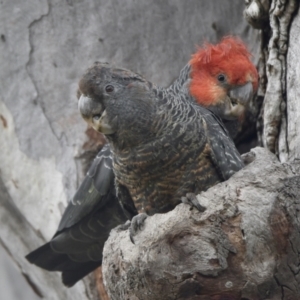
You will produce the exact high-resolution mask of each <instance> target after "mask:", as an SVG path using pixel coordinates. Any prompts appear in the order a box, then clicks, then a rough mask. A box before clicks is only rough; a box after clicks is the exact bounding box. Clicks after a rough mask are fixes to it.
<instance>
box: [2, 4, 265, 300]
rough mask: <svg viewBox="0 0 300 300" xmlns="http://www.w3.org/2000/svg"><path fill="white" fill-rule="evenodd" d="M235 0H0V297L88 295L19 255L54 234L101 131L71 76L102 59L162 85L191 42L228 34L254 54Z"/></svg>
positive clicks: (89, 284) (85, 286) (251, 34)
mask: <svg viewBox="0 0 300 300" xmlns="http://www.w3.org/2000/svg"><path fill="white" fill-rule="evenodd" d="M243 9H244V1H240V0H222V1H219V0H202V1H200V0H187V1H182V0H181V1H180V0H164V1H160V0H152V1H147V0H122V1H117V0H110V1H107V0H90V1H84V0H59V1H58V0H27V1H21V0H1V1H0V66H1V68H0V264H1V267H0V289H1V298H2V297H3V298H2V299H5V300H29V299H30V300H31V299H40V298H44V299H98V298H97V297H98V296H97V293H96V292H95V287H94V281H93V280H94V279H93V278H91V277H90V279H87V280H85V281H84V282H80V283H78V284H77V285H75V287H73V288H71V289H67V288H65V287H63V286H62V284H61V283H60V276H59V274H50V273H47V272H46V271H43V270H40V269H38V268H37V267H35V266H31V265H29V264H28V263H27V261H25V259H24V255H26V254H27V253H28V252H30V251H31V250H33V249H35V248H36V247H38V246H40V245H41V244H42V243H44V242H45V241H48V240H49V239H50V238H51V237H52V235H53V234H54V233H55V231H56V228H57V226H58V223H59V220H60V217H61V214H62V212H63V210H64V208H65V207H66V204H67V201H68V200H69V199H70V198H71V197H72V196H73V194H74V192H75V191H76V188H77V187H78V185H79V184H80V182H81V181H82V179H83V177H84V174H85V171H86V168H87V167H88V165H89V163H90V161H91V159H92V158H93V157H94V155H95V154H96V152H97V151H98V149H99V147H101V145H102V144H103V142H104V140H103V138H102V137H101V136H100V135H99V134H98V133H95V132H94V131H93V130H91V129H89V128H87V125H86V124H85V122H84V121H83V120H82V119H81V117H80V115H79V113H78V111H77V98H76V90H77V82H78V79H79V78H80V76H81V74H82V73H83V71H84V70H85V69H86V68H87V67H89V66H90V65H91V64H92V63H93V62H94V61H96V60H98V61H107V62H110V63H115V64H116V65H119V66H122V67H125V68H129V69H131V70H133V71H135V72H138V73H140V74H142V75H143V76H144V77H146V78H147V79H149V80H150V81H152V82H154V83H155V84H157V85H160V86H167V85H168V84H170V83H171V82H172V81H173V80H174V79H175V78H176V76H177V75H178V74H179V71H180V69H181V68H182V67H183V66H184V65H185V64H186V63H187V62H188V60H189V58H190V55H191V54H192V53H193V52H194V51H195V50H196V48H197V45H201V44H202V43H203V42H204V41H208V42H217V41H219V40H220V38H221V37H223V36H224V35H228V34H234V35H237V36H239V37H240V38H241V39H242V40H243V41H245V42H246V44H247V45H248V47H249V49H250V51H251V52H252V53H253V54H254V57H253V59H254V61H256V62H257V61H258V53H259V38H258V31H255V30H253V29H252V28H251V27H250V26H249V25H248V24H247V23H246V21H245V20H244V19H243Z"/></svg>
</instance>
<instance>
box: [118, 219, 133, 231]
mask: <svg viewBox="0 0 300 300" xmlns="http://www.w3.org/2000/svg"><path fill="white" fill-rule="evenodd" d="M130 225H131V222H130V221H129V220H128V221H126V223H124V224H122V225H119V226H117V227H116V230H118V231H124V230H127V229H128V228H129V227H130Z"/></svg>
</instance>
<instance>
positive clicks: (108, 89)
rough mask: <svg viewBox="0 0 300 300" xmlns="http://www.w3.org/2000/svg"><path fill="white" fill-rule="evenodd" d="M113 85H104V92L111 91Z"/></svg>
mask: <svg viewBox="0 0 300 300" xmlns="http://www.w3.org/2000/svg"><path fill="white" fill-rule="evenodd" d="M114 89H115V88H114V87H113V86H112V85H107V86H106V87H105V92H107V93H112V92H113V91H114Z"/></svg>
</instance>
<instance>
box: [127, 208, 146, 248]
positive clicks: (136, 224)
mask: <svg viewBox="0 0 300 300" xmlns="http://www.w3.org/2000/svg"><path fill="white" fill-rule="evenodd" d="M147 217H148V215H147V214H145V213H141V214H138V215H136V216H134V217H133V218H132V220H131V224H130V227H129V237H130V240H131V242H132V243H133V244H135V242H134V238H133V237H134V236H135V235H136V234H137V233H138V231H139V230H142V227H143V225H144V222H145V220H146V219H147Z"/></svg>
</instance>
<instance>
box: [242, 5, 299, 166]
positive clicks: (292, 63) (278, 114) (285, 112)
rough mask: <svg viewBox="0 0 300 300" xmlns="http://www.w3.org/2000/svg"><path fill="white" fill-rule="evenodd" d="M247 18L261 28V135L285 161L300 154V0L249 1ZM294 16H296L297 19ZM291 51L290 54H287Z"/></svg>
mask: <svg viewBox="0 0 300 300" xmlns="http://www.w3.org/2000/svg"><path fill="white" fill-rule="evenodd" d="M245 2H246V4H247V7H246V9H245V11H244V15H245V17H246V19H247V20H248V22H249V23H250V24H252V25H253V26H254V27H255V28H259V29H261V45H262V48H261V57H260V59H261V63H260V75H261V81H260V91H259V92H260V96H261V97H263V98H264V103H263V109H262V111H261V118H260V120H259V123H260V124H259V134H260V139H261V142H262V145H264V147H267V148H268V149H269V150H270V151H272V152H274V153H276V154H277V155H278V156H279V158H280V160H281V161H288V160H292V159H294V158H296V157H298V155H299V151H297V150H298V147H297V146H296V145H299V137H296V135H295V133H296V131H297V130H295V128H296V126H295V121H296V120H298V119H299V113H298V109H297V108H296V107H297V99H296V97H295V92H296V91H297V87H296V86H295V84H294V82H295V81H294V80H296V78H297V75H296V74H295V71H294V70H296V64H297V63H298V59H297V58H296V57H297V55H299V50H297V49H298V48H299V38H298V34H296V30H297V28H299V11H298V10H299V1H298V0H284V1H282V0H272V1H270V0H247V1H245ZM294 16H296V17H295V18H294ZM287 52H289V54H288V55H287Z"/></svg>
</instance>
